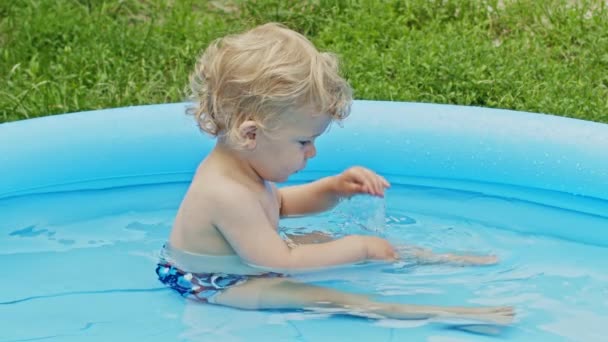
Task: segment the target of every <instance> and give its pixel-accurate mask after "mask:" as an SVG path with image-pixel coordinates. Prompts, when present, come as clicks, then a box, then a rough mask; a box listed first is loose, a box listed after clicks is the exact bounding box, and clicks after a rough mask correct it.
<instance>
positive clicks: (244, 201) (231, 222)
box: [200, 185, 397, 271]
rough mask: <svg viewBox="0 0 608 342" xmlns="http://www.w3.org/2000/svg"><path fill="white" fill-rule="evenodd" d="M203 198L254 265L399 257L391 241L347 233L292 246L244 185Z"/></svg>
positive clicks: (290, 266) (292, 266)
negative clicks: (337, 237)
mask: <svg viewBox="0 0 608 342" xmlns="http://www.w3.org/2000/svg"><path fill="white" fill-rule="evenodd" d="M200 201H202V202H205V203H208V205H210V206H212V209H213V211H212V212H214V213H215V215H216V216H215V218H214V224H215V226H216V227H217V228H218V229H219V230H220V232H221V233H222V235H223V236H224V238H226V240H227V241H228V243H229V244H230V246H231V247H232V248H233V249H234V251H235V252H236V254H238V255H239V256H240V257H241V258H242V259H243V260H244V261H245V262H246V263H247V264H250V265H254V266H260V267H265V268H273V269H278V270H288V271H294V270H298V269H300V270H302V269H312V268H320V267H328V266H336V265H345V264H352V263H356V262H360V261H364V260H367V259H376V260H394V259H396V258H397V255H396V253H395V251H394V249H393V248H392V246H391V245H390V244H389V243H388V241H386V240H384V239H380V238H377V237H371V236H369V237H368V236H347V237H344V238H340V239H336V240H333V241H330V242H326V243H319V244H310V245H300V246H297V247H295V248H293V249H290V248H289V247H288V246H287V245H286V243H285V242H284V241H283V239H281V237H280V236H279V234H278V232H277V231H276V229H275V227H273V225H272V224H271V221H270V220H269V219H268V216H267V215H266V213H265V211H264V208H263V207H262V205H261V203H260V202H259V199H258V197H257V195H256V194H255V193H253V192H251V191H250V190H248V189H246V188H244V187H240V186H236V185H233V186H229V187H226V186H225V187H224V188H223V189H222V191H217V192H215V194H214V197H213V199H211V198H204V199H200ZM237 206H238V207H237ZM237 208H238V209H237Z"/></svg>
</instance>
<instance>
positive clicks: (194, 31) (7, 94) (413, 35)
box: [0, 0, 608, 122]
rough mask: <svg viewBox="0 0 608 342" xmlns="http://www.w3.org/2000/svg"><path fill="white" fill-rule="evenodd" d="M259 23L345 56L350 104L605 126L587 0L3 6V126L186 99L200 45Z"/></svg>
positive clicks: (57, 1)
mask: <svg viewBox="0 0 608 342" xmlns="http://www.w3.org/2000/svg"><path fill="white" fill-rule="evenodd" d="M268 21H279V22H283V23H285V24H287V25H289V26H290V27H292V28H294V29H296V30H298V31H300V32H302V33H304V34H306V35H307V36H309V37H310V38H311V40H312V41H313V42H314V43H315V44H316V45H317V46H318V47H319V48H321V49H323V50H331V51H334V52H336V53H337V54H339V55H340V57H341V58H342V65H343V68H344V72H345V74H346V76H347V78H348V79H349V81H350V82H351V84H352V85H353V88H354V89H355V96H356V98H358V99H374V100H395V101H416V102H433V103H451V104H462V105H475V106H484V107H493V108H508V109H515V110H524V111H531V112H542V113H551V114H557V115H564V116H570V117H576V118H581V119H586V120H594V121H600V122H608V5H607V4H606V1H604V0H597V1H573V0H569V1H566V0H564V1H557V0H552V1H548V0H547V1H531V0H530V1H508V0H505V1H504V2H503V1H500V3H499V1H497V0H496V1H471V0H443V1H442V0H435V1H432V0H411V1H404V0H394V1H389V0H385V1H371V0H370V1H346V0H316V1H285V0H269V1H260V0H258V1H255V2H253V1H178V0H174V1H167V0H124V1H102V0H88V1H87V0H47V1H42V0H40V1H33V0H20V1H2V2H0V122H5V121H12V120H19V119H25V118H31V117H36V116H43V115H50V114H57V113H66V112H74V111H83V110H90V109H100V108H108V107H118V106H127V105H139V104H150V103H164V102H176V101H183V100H184V99H185V87H186V84H187V77H188V74H189V72H190V70H191V68H192V66H193V64H194V61H195V59H196V57H197V55H198V54H199V52H200V51H201V50H202V49H203V48H204V47H205V46H206V44H207V43H208V42H209V41H210V40H212V39H214V38H216V37H220V36H222V35H225V34H227V33H232V32H238V31H241V30H244V29H247V28H250V27H253V26H254V25H256V24H261V23H265V22H268Z"/></svg>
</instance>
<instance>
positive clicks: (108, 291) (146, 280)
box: [0, 101, 608, 341]
mask: <svg viewBox="0 0 608 342" xmlns="http://www.w3.org/2000/svg"><path fill="white" fill-rule="evenodd" d="M185 106H186V104H185V103H177V104H164V105H151V106H138V107H126V108H116V109H108V110H99V111H91V112H82V113H74V114H65V115H58V116H51V117H43V118H38V119H32V120H25V121H19V122H12V123H6V124H2V125H0V149H1V151H0V170H1V177H0V217H2V220H0V233H1V235H0V236H1V237H0V251H1V252H0V253H1V254H2V260H3V261H4V262H3V269H4V272H3V273H4V274H5V277H4V281H3V282H4V285H3V291H2V293H1V294H0V309H1V310H0V321H2V322H3V324H2V327H1V328H0V332H1V335H2V336H3V337H4V338H5V339H6V340H8V341H13V340H30V339H32V340H33V339H46V338H61V339H62V340H81V339H82V338H84V336H86V337H87V338H90V337H93V338H97V339H99V340H109V339H112V338H117V339H121V340H125V339H137V338H146V340H148V341H150V340H158V341H168V340H204V341H206V340H211V339H216V338H217V339H222V340H244V339H251V340H258V339H262V338H264V339H269V340H283V339H284V340H294V339H301V340H306V341H310V340H334V339H338V340H339V339H341V338H344V339H348V340H349V341H350V340H353V341H358V340H374V341H375V340H389V339H395V340H401V339H405V338H408V339H414V340H428V341H448V340H449V341H461V340H462V341H464V340H466V341H471V340H485V339H488V338H489V337H487V336H484V335H473V334H471V333H470V332H467V331H465V330H466V329H462V328H463V326H462V325H459V324H456V323H455V324H432V323H427V322H421V321H409V322H408V321H403V322H397V321H372V320H365V319H353V318H348V317H341V316H332V315H331V314H330V313H319V312H317V313H314V314H313V313H304V312H276V311H275V312H253V311H240V310H235V309H229V308H222V307H215V306H208V305H196V304H192V303H187V302H184V301H183V300H182V299H180V298H179V297H178V296H176V295H175V294H174V293H173V292H170V291H167V290H166V289H164V288H163V287H162V286H161V284H160V283H158V281H157V280H156V278H155V274H154V269H153V268H154V263H155V261H156V259H155V258H156V253H157V252H158V250H159V248H160V247H161V245H162V243H163V241H164V239H166V237H167V234H168V231H169V228H170V225H171V219H172V216H173V215H174V214H175V211H176V210H177V207H178V205H179V202H180V200H181V196H182V195H183V193H184V191H185V189H186V186H187V184H188V181H189V180H190V178H191V177H192V174H193V171H194V169H195V168H196V166H197V164H198V163H199V162H200V160H201V159H202V158H203V157H204V156H205V155H206V153H208V151H209V150H210V149H211V148H212V146H213V143H214V142H213V140H211V139H209V138H208V137H206V136H205V135H203V134H202V133H200V132H199V131H198V129H197V127H196V125H195V123H194V121H193V120H192V118H191V117H188V116H186V115H185V114H184V110H185ZM318 150H319V153H318V155H317V157H316V158H315V159H313V160H311V162H310V163H309V165H308V167H307V169H306V170H305V171H304V172H301V173H298V174H297V175H294V177H292V179H290V182H291V183H297V182H305V181H310V180H313V179H316V178H318V177H322V176H325V175H328V174H333V173H336V172H340V171H342V170H343V169H345V168H347V167H349V166H352V165H355V164H357V165H364V166H367V167H370V168H372V169H374V170H375V171H377V172H378V173H380V174H382V175H384V176H385V177H386V178H387V179H388V180H389V181H390V182H391V183H392V184H393V187H392V188H391V190H390V191H389V192H388V194H387V197H386V202H385V203H381V204H379V203H377V201H370V202H367V203H363V204H362V203H343V204H342V205H341V206H340V207H339V208H336V210H335V211H334V212H330V213H327V214H323V215H318V216H315V217H309V218H298V219H290V220H286V221H285V222H282V225H283V226H284V227H285V228H286V229H325V230H327V231H329V232H333V231H341V232H344V231H348V230H350V229H352V230H357V229H359V228H360V227H361V226H362V225H361V224H358V225H356V224H353V222H356V221H357V220H359V221H362V220H365V219H366V218H365V215H368V214H367V213H365V210H361V208H360V207H359V208H355V209H353V208H354V206H361V205H363V206H366V207H367V208H370V209H369V210H372V209H371V208H372V207H374V206H376V207H377V206H378V205H379V206H384V207H383V210H384V211H385V212H386V217H385V223H386V226H385V227H383V231H382V233H383V234H384V235H385V236H386V237H387V238H389V239H390V240H392V241H395V242H396V243H401V242H408V243H414V244H419V245H423V246H426V247H431V248H434V249H437V250H449V251H467V252H471V251H472V252H479V253H495V254H497V255H498V256H499V257H500V258H501V263H500V264H498V265H496V266H492V267H483V268H462V267H450V266H445V265H432V266H429V265H426V266H425V265H415V264H411V263H407V262H401V263H398V264H392V265H385V266H381V267H377V266H374V267H364V266H362V267H354V268H345V269H344V270H341V271H332V272H329V273H323V272H319V273H314V274H309V275H304V276H303V279H304V280H306V281H309V282H312V283H319V284H324V285H326V286H332V287H335V288H339V289H343V290H348V291H354V292H360V293H367V294H370V295H373V296H378V298H380V299H383V300H384V299H386V300H394V301H402V302H412V303H428V304H436V305H451V304H454V305H513V306H515V307H516V309H517V311H518V317H517V322H516V323H515V324H514V325H513V327H511V328H509V329H505V330H504V331H501V332H500V334H502V335H503V337H504V338H507V339H513V340H522V339H525V340H535V341H545V340H548V341H553V340H563V339H565V340H581V341H592V340H598V341H599V340H602V339H603V338H604V336H605V335H606V334H608V314H607V312H608V300H607V299H606V298H608V287H607V285H606V284H608V274H607V273H606V266H605V260H608V125H605V124H599V123H593V122H587V121H581V120H574V119H568V118H563V117H556V116H551V115H540V114H532V113H524V112H515V111H507V110H493V109H485V108H477V107H464V106H448V105H432V104H419V103H397V102H376V101H356V102H355V104H354V106H353V112H352V114H351V116H350V117H349V118H348V119H347V120H346V121H345V122H344V127H343V128H340V127H338V126H336V125H334V126H333V127H332V128H331V130H330V131H329V133H328V134H326V135H324V136H322V137H321V138H320V139H319V142H318ZM349 206H350V207H349ZM374 210H375V209H374ZM368 233H373V232H371V230H369V231H368Z"/></svg>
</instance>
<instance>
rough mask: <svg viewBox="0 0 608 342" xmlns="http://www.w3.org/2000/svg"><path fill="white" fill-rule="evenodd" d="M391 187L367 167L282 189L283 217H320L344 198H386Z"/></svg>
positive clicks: (280, 192)
mask: <svg viewBox="0 0 608 342" xmlns="http://www.w3.org/2000/svg"><path fill="white" fill-rule="evenodd" d="M389 186H390V185H389V183H388V182H387V181H386V179H384V178H383V177H382V176H379V175H377V174H376V173H374V172H373V171H371V170H368V169H366V168H363V167H352V168H350V169H348V170H346V171H344V172H343V173H341V174H339V175H336V176H331V177H326V178H322V179H320V180H318V181H315V182H312V183H309V184H304V185H297V186H291V187H285V188H281V189H279V191H278V193H279V200H280V203H281V216H283V217H284V216H292V215H304V214H311V213H317V212H321V211H325V210H329V209H331V208H333V207H334V206H335V205H336V204H337V203H338V201H339V200H340V199H341V198H343V197H350V196H353V195H356V194H369V195H374V196H384V189H385V188H387V187H389Z"/></svg>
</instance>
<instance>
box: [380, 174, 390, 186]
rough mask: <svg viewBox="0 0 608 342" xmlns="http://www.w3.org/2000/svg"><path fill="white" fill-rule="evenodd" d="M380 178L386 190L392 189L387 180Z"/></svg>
mask: <svg viewBox="0 0 608 342" xmlns="http://www.w3.org/2000/svg"><path fill="white" fill-rule="evenodd" d="M378 177H380V179H381V180H382V185H384V187H385V188H390V187H391V183H389V182H388V181H387V180H386V178H384V177H382V176H378Z"/></svg>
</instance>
